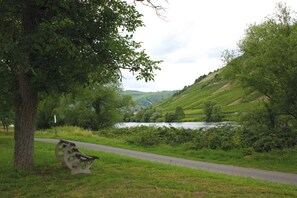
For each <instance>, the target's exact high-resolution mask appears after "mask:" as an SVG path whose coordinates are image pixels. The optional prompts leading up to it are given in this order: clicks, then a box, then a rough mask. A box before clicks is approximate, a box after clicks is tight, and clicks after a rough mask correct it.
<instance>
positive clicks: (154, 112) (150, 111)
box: [126, 106, 162, 122]
mask: <svg viewBox="0 0 297 198" xmlns="http://www.w3.org/2000/svg"><path fill="white" fill-rule="evenodd" d="M161 120H162V112H161V111H160V110H159V109H156V108H154V107H152V106H150V107H147V108H145V109H144V108H142V109H140V110H138V111H137V112H135V113H134V114H133V115H131V116H130V117H129V119H126V121H130V122H158V121H161Z"/></svg>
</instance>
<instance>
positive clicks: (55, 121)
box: [54, 115, 57, 136]
mask: <svg viewBox="0 0 297 198" xmlns="http://www.w3.org/2000/svg"><path fill="white" fill-rule="evenodd" d="M56 124H57V116H56V115H54V125H55V136H57V125H56Z"/></svg>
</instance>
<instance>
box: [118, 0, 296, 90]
mask: <svg viewBox="0 0 297 198" xmlns="http://www.w3.org/2000/svg"><path fill="white" fill-rule="evenodd" d="M152 2H156V3H162V4H163V5H164V7H166V12H165V13H164V16H165V18H166V19H165V20H164V19H161V18H160V17H158V16H157V15H156V13H155V11H154V10H153V9H151V8H148V7H146V6H143V5H141V4H140V3H138V4H137V6H136V7H137V9H138V11H139V12H140V13H142V14H143V15H144V16H143V18H142V20H143V22H144V24H145V27H141V28H139V29H138V30H137V31H136V32H135V35H134V36H135V37H134V39H135V40H136V41H138V42H142V46H143V48H144V49H145V50H146V53H147V54H148V55H149V56H150V57H151V58H152V59H153V60H163V62H162V63H161V64H160V65H159V66H160V68H161V70H160V71H156V72H155V80H154V82H148V83H146V82H145V81H144V80H140V81H137V80H136V79H135V76H133V75H132V74H130V73H129V72H128V71H123V75H124V79H123V81H122V87H123V89H124V90H138V91H144V92H150V91H164V90H180V89H182V88H183V87H184V86H188V85H191V84H193V83H194V81H195V80H196V79H197V78H198V77H199V76H201V75H204V74H208V73H209V72H212V71H214V70H216V69H218V68H221V67H223V62H222V61H221V54H222V52H223V51H224V50H226V49H227V50H236V49H238V47H237V44H238V42H239V41H240V40H242V39H243V38H244V33H245V30H246V29H247V28H248V26H249V25H251V24H255V23H261V22H263V21H264V20H265V17H268V16H271V15H272V14H273V13H274V11H275V6H276V4H277V3H279V2H280V1H279V0H168V4H167V3H165V1H164V0H152ZM282 2H283V3H286V4H287V6H289V7H290V8H291V10H292V11H297V1H296V0H283V1H282ZM295 16H296V15H295Z"/></svg>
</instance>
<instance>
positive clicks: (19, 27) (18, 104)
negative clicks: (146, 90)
mask: <svg viewBox="0 0 297 198" xmlns="http://www.w3.org/2000/svg"><path fill="white" fill-rule="evenodd" d="M140 26H143V23H142V21H141V14H140V13H138V12H137V11H136V9H135V7H134V6H133V5H128V4H127V3H126V2H125V1H121V0H100V1H98V0H88V1H86V0H74V1H65V0H61V1H56V0H24V1H21V0H2V1H1V6H0V45H1V49H0V67H1V74H0V75H1V76H0V78H2V77H4V76H5V78H6V79H8V81H7V82H9V83H6V84H1V87H5V90H11V91H12V93H13V96H12V97H13V101H14V107H15V111H16V119H15V153H14V165H15V167H18V168H32V167H33V166H34V152H33V151H34V149H33V148H34V147H33V145H34V144H33V136H34V126H35V117H36V111H37V105H38V95H39V94H40V93H46V94H49V93H52V92H57V93H64V92H70V91H71V90H72V89H73V88H74V87H75V86H77V85H78V84H79V85H88V84H89V83H95V82H96V83H105V82H109V81H110V80H112V79H114V78H117V77H121V72H120V69H128V70H129V71H131V72H133V73H134V74H135V75H136V78H137V79H142V78H144V79H145V80H146V81H147V80H152V79H153V77H154V73H153V72H154V70H156V69H159V67H158V63H159V61H153V60H151V59H150V57H149V56H148V55H147V54H146V53H145V51H144V50H142V49H141V45H140V43H138V42H135V41H134V40H133V32H134V31H135V30H136V28H138V27H140ZM1 90H2V89H1Z"/></svg>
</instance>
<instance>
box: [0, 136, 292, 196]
mask: <svg viewBox="0 0 297 198" xmlns="http://www.w3.org/2000/svg"><path fill="white" fill-rule="evenodd" d="M0 148H1V149H0V156H1V158H0V164H1V166H0V184H1V185H0V197H5V198H6V197H155V198H157V197H162V198H163V197H170V198H171V197H269V198H270V197H297V186H294V185H285V184H276V183H270V182H264V181H259V180H254V179H250V178H242V177H234V176H226V175H222V174H215V173H208V172H205V171H199V170H192V169H188V168H181V167H175V166H170V165H163V164H159V163H153V162H148V161H144V160H137V159H133V158H129V157H123V156H119V155H115V154H109V153H102V152H95V151H89V150H85V149H81V150H83V152H85V153H88V154H91V155H97V156H100V160H96V161H95V163H94V165H93V167H92V174H90V175H76V176H73V175H71V174H70V170H68V169H67V168H63V167H62V166H61V165H60V164H59V162H58V161H57V160H56V158H55V156H54V148H55V145H53V144H46V143H39V142H36V143H35V160H36V168H35V169H34V170H33V171H22V170H14V169H13V168H12V158H13V138H12V136H7V135H5V136H3V135H1V136H0Z"/></svg>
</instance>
